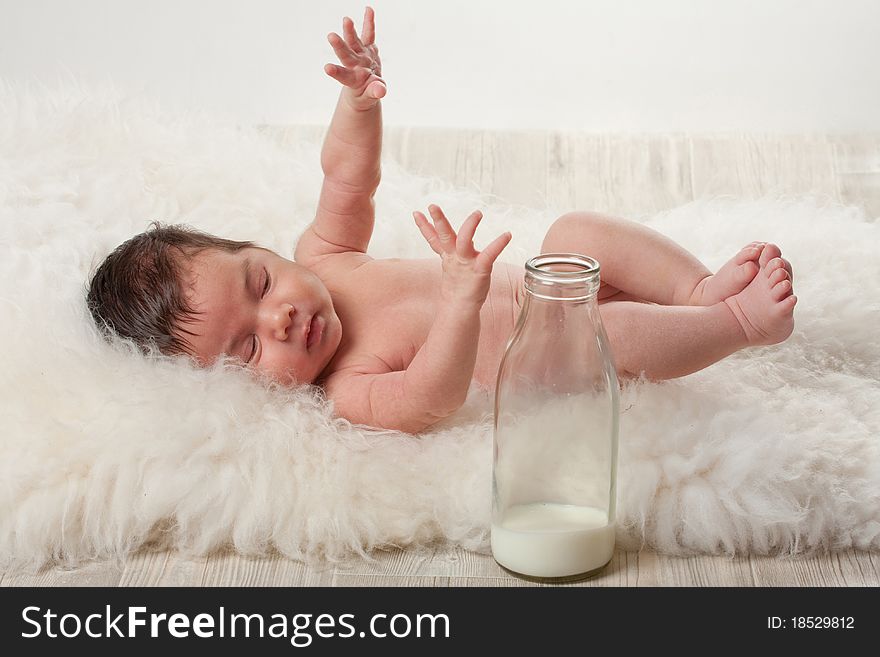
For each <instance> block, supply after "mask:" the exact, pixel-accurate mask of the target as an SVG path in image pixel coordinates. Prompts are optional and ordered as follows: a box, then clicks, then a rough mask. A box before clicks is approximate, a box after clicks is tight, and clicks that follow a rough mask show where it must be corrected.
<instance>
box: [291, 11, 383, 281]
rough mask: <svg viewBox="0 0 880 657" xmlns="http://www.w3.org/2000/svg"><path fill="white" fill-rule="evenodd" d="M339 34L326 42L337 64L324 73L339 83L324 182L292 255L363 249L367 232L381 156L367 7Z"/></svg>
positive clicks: (378, 85) (377, 67) (377, 83)
mask: <svg viewBox="0 0 880 657" xmlns="http://www.w3.org/2000/svg"><path fill="white" fill-rule="evenodd" d="M342 32H343V35H344V38H343V37H341V36H339V35H338V34H336V33H335V32H333V33H331V34H329V35H328V37H327V40H328V41H329V42H330V45H331V46H333V50H334V51H335V52H336V56H337V57H338V58H339V61H340V62H341V63H342V66H338V65H336V64H327V65H326V66H325V67H324V71H325V72H326V73H327V75H329V76H330V77H332V78H334V79H335V80H337V81H339V82H340V83H341V84H342V85H343V86H342V90H341V91H340V94H339V101H338V102H337V104H336V111H335V112H334V114H333V119H332V121H331V122H330V128H329V129H328V131H327V136H326V138H325V140H324V147H323V149H322V151H321V168H322V169H323V171H324V184H323V186H322V188H321V196H320V199H319V201H318V210H317V213H316V215H315V220H314V221H313V222H312V224H311V225H310V226H309V228H308V229H307V230H306V232H305V233H304V234H303V235H302V237H301V238H300V240H299V243H298V244H297V248H296V253H295V255H294V257H295V259H296V260H297V261H299V262H300V263H301V264H305V265H308V264H309V263H308V260H309V259H310V258H318V257H321V256H323V255H329V254H332V253H344V252H347V251H360V252H366V250H367V245H368V244H369V242H370V236H371V235H372V233H373V219H374V212H375V207H374V203H373V195H374V194H375V192H376V188H377V187H378V185H379V178H380V176H381V173H380V165H379V162H380V157H381V154H382V105H381V103H380V99H381V98H382V97H384V96H385V92H386V87H385V81H384V80H383V79H382V77H381V76H382V65H381V62H380V60H379V49H378V48H377V47H376V44H375V34H376V28H375V18H374V14H373V10H372V9H371V8H370V7H367V9H366V11H365V13H364V26H363V31H362V33H361V36H360V37H358V35H357V33H356V32H355V29H354V23H353V22H352V20H351V19H350V18H348V17H346V18H345V19H343V21H342Z"/></svg>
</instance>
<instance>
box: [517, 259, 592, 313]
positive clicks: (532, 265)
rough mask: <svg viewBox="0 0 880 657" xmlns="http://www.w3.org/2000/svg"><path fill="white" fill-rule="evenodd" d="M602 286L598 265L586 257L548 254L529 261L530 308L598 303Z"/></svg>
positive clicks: (527, 263) (527, 284) (527, 271)
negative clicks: (559, 303) (597, 299)
mask: <svg viewBox="0 0 880 657" xmlns="http://www.w3.org/2000/svg"><path fill="white" fill-rule="evenodd" d="M599 284H600V281H599V263H598V262H597V261H596V260H595V259H593V258H589V257H587V256H584V255H580V254H576V253H545V254H543V255H540V256H537V257H535V258H532V259H530V260H529V261H528V262H526V273H525V291H526V300H527V302H528V304H529V305H530V306H538V307H540V306H542V305H544V303H545V302H549V303H552V302H563V303H586V302H590V301H595V300H596V296H597V294H598V292H599Z"/></svg>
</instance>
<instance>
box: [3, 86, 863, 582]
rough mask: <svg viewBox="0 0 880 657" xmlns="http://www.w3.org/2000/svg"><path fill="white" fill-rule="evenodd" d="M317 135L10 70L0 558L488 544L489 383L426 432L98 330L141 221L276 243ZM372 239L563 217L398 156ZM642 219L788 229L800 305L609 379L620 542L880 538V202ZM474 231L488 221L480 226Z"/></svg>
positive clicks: (702, 208) (817, 545)
mask: <svg viewBox="0 0 880 657" xmlns="http://www.w3.org/2000/svg"><path fill="white" fill-rule="evenodd" d="M319 148H320V144H319V143H317V142H314V143H302V144H296V145H294V146H282V145H280V143H279V142H278V140H276V139H273V138H272V137H271V136H269V135H268V134H266V133H265V132H261V131H258V130H256V129H251V128H245V127H240V126H236V125H235V124H234V123H232V122H231V121H229V120H226V119H223V118H217V117H214V116H212V115H210V114H207V113H206V114H201V113H184V114H179V113H178V114H174V113H170V112H168V111H167V110H164V109H163V108H162V107H160V106H159V105H157V104H156V103H154V102H152V101H150V100H149V99H145V98H143V97H140V96H135V97H131V96H127V95H126V94H124V93H122V92H118V91H114V90H107V89H84V88H82V87H79V86H77V85H75V84H73V85H68V86H63V87H58V88H54V89H49V90H46V89H37V90H34V89H32V88H23V87H20V86H13V85H10V84H8V83H4V82H2V81H0V241H2V258H0V270H2V275H3V282H4V285H3V290H2V292H0V305H2V311H0V340H2V344H3V345H4V349H5V352H4V358H3V366H2V368H0V391H2V398H3V404H2V407H0V413H2V416H0V426H2V434H0V435H2V438H0V484H2V485H0V565H2V566H4V567H6V568H10V567H35V566H39V565H41V564H45V563H53V562H54V563H59V562H62V563H66V564H74V563H77V562H81V561H83V560H87V559H96V558H97V559H100V558H108V557H120V556H124V555H126V554H128V553H130V552H131V551H133V550H136V549H138V548H139V547H142V546H145V545H150V546H154V547H170V548H176V549H180V550H182V551H185V552H186V553H189V554H204V553H208V552H210V551H213V550H216V549H218V548H221V547H228V546H234V548H235V549H237V550H238V551H240V552H241V553H245V554H251V555H258V554H265V553H267V552H269V551H272V550H276V551H278V552H280V553H282V554H284V555H287V556H289V557H292V558H296V559H304V560H307V561H311V562H316V563H326V562H328V561H343V560H349V559H351V558H357V555H362V556H366V555H369V553H370V551H372V550H375V549H377V548H381V547H389V546H411V547H416V546H424V545H427V544H429V543H434V542H448V543H451V544H457V545H461V546H464V547H465V548H467V549H472V550H478V551H487V550H488V541H487V537H488V528H489V514H490V481H491V455H492V447H491V444H492V433H491V403H490V402H491V398H490V395H489V393H487V392H486V391H480V390H478V389H473V390H472V391H471V395H470V397H469V400H468V403H467V404H466V406H465V408H463V409H462V411H461V412H460V413H458V414H457V415H456V416H455V417H453V418H452V419H451V420H449V421H447V422H446V423H445V424H444V425H442V426H440V427H438V428H437V429H436V431H434V432H432V433H430V434H427V435H424V436H421V437H412V436H408V435H404V434H401V433H396V432H381V431H373V430H368V429H366V428H363V427H357V426H352V425H351V424H349V423H348V422H346V421H344V420H340V419H334V417H333V413H332V407H331V406H330V405H329V404H328V403H327V402H326V401H324V400H323V399H322V398H321V396H320V394H319V393H318V392H316V391H315V390H313V389H310V388H302V389H296V390H284V389H278V388H274V389H273V388H266V387H262V386H260V385H258V384H257V383H256V382H255V381H252V380H251V379H249V377H248V376H247V374H246V373H244V372H242V371H239V370H236V369H232V368H230V367H228V366H227V367H224V366H222V365H220V366H217V367H215V368H214V369H213V370H198V369H195V368H193V367H192V366H190V365H189V364H188V363H187V362H186V361H184V360H182V359H177V360H175V359H163V358H160V359H155V358H154V359H149V358H145V357H142V356H141V355H139V353H138V352H137V351H136V350H134V349H132V348H131V347H130V346H129V345H126V344H125V343H122V342H117V343H115V344H107V343H105V342H104V341H103V340H102V339H101V337H100V336H99V333H98V332H97V330H96V329H95V327H94V326H93V325H92V323H91V320H90V317H89V315H88V313H87V310H86V307H85V304H84V293H85V289H86V283H87V280H88V278H89V276H90V274H91V273H92V272H93V270H94V269H95V267H97V265H98V264H99V262H100V261H101V260H102V259H103V257H104V256H105V255H106V254H107V253H108V252H109V251H110V250H111V249H112V248H113V247H115V246H116V245H117V244H119V243H120V242H122V241H123V240H125V239H126V238H128V237H130V236H131V235H133V234H135V233H137V232H140V231H142V230H144V229H145V228H146V227H147V225H148V222H149V221H150V220H154V219H160V220H163V221H173V222H186V223H189V224H191V225H193V226H196V227H199V228H201V229H205V230H208V231H212V232H215V233H217V234H220V235H223V236H226V237H230V238H234V239H254V240H256V241H258V242H260V243H262V244H263V245H265V246H268V247H270V248H273V249H275V250H277V251H278V252H280V253H282V254H290V253H292V249H293V247H294V244H295V242H296V239H297V236H298V235H299V233H300V232H301V231H302V230H303V228H304V227H305V226H306V225H307V223H308V222H309V221H310V220H311V219H312V216H313V211H314V207H315V204H316V200H317V197H318V191H319V188H320V183H321V171H320V167H319V159H318V154H319ZM383 172H384V178H383V182H382V185H381V188H380V191H379V194H378V196H377V199H376V200H377V212H378V222H377V226H376V232H375V237H374V241H373V245H374V246H373V249H372V252H373V254H374V255H376V256H377V257H387V256H416V257H425V258H430V257H436V256H434V254H433V253H431V252H430V251H429V250H428V248H427V246H426V245H425V244H424V242H423V240H422V238H421V236H420V235H419V234H418V232H417V230H416V229H415V226H414V225H413V224H412V221H411V218H410V212H411V210H412V209H415V208H425V207H426V206H427V204H428V203H429V202H438V203H440V204H441V205H443V206H444V207H445V208H446V209H447V210H448V211H449V213H450V216H453V217H460V218H461V217H464V216H466V214H467V213H468V212H470V211H471V210H472V209H473V208H474V207H483V208H484V209H485V215H486V219H485V220H484V224H485V225H484V226H483V227H482V228H481V234H482V235H484V236H488V235H493V234H497V233H498V232H500V231H502V230H505V229H508V228H510V229H511V230H512V231H513V233H514V242H513V244H512V245H511V247H509V249H508V250H507V251H506V252H505V255H504V257H505V258H506V259H507V260H510V261H519V262H523V261H524V260H525V259H526V257H527V256H529V255H531V254H533V253H535V252H537V249H538V247H539V245H540V241H541V237H542V236H543V234H544V231H545V230H546V228H547V227H548V226H549V224H550V222H551V221H552V220H553V219H554V218H555V217H556V216H557V215H558V211H557V210H554V209H552V208H539V209H530V208H517V207H509V206H505V205H503V204H501V203H499V201H498V200H497V199H490V198H488V197H481V196H480V195H479V194H478V193H477V192H475V191H474V190H461V189H455V188H453V187H451V186H450V185H449V184H447V183H445V182H443V181H439V180H430V179H425V178H421V177H417V176H415V175H412V174H410V173H408V172H406V171H404V170H402V169H401V168H400V167H399V166H398V165H396V164H395V163H394V162H393V161H390V160H386V161H385V162H384V166H383ZM643 220H644V221H645V223H647V224H648V225H650V226H652V227H653V228H655V229H657V230H659V231H661V232H663V233H665V234H667V235H669V236H670V237H672V238H673V239H676V240H677V241H679V242H680V243H682V244H683V245H684V246H686V247H687V248H689V249H690V250H691V251H692V252H694V253H696V254H697V255H698V256H699V257H701V258H702V259H703V260H704V262H705V263H706V264H707V265H709V266H710V267H717V266H719V265H720V264H721V263H723V262H724V261H725V260H726V259H727V258H728V257H730V255H732V254H733V253H734V252H735V250H737V249H738V248H739V247H740V246H741V245H743V244H745V243H747V242H749V241H751V240H753V239H763V240H772V241H776V242H778V243H779V244H780V245H781V246H782V247H783V249H784V251H785V254H786V256H787V257H788V258H789V259H790V260H791V261H792V263H793V265H794V270H795V277H796V281H795V283H796V291H797V294H798V297H799V302H798V305H797V309H796V329H795V333H794V335H793V336H792V337H791V338H790V339H789V340H788V341H787V342H786V343H784V344H782V345H779V346H774V347H768V348H760V349H752V350H749V351H747V352H741V353H738V354H736V355H734V356H732V357H730V358H728V359H726V360H725V361H723V362H721V363H719V364H717V365H715V366H713V367H710V368H708V369H706V370H704V371H702V372H699V373H697V374H695V375H692V376H689V377H686V378H684V379H680V380H675V381H669V382H664V383H660V384H649V383H645V382H641V383H636V384H632V385H629V386H628V387H627V388H626V389H625V390H624V391H623V392H622V397H621V410H622V416H621V428H620V462H619V463H620V465H619V479H618V490H619V492H618V498H619V503H618V504H619V506H618V508H619V511H618V513H619V517H618V534H617V538H618V544H619V545H620V546H622V547H625V548H629V549H638V548H639V547H642V546H647V547H649V548H653V549H655V550H658V551H661V552H664V553H666V554H677V555H684V554H694V553H703V554H742V553H749V552H750V553H757V554H795V553H807V552H813V551H816V550H824V549H834V548H846V547H851V546H852V547H856V548H860V549H865V550H876V549H878V548H880V445H878V436H880V381H878V371H880V370H878V368H880V365H878V363H880V332H878V320H880V257H878V256H880V223H878V222H877V219H876V218H875V217H866V216H865V215H864V214H863V213H862V212H860V211H859V210H858V209H856V208H852V207H841V206H839V205H835V204H833V203H830V202H828V201H823V200H817V199H810V198H788V199H766V200H762V201H760V202H756V201H751V202H737V201H735V200H729V199H728V200H718V199H716V200H705V201H701V202H697V203H693V204H689V205H687V206H684V207H680V208H676V209H674V210H672V211H669V212H665V213H663V214H660V215H658V216H654V217H645V218H643ZM478 241H479V240H478Z"/></svg>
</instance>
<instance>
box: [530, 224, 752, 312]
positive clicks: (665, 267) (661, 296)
mask: <svg viewBox="0 0 880 657" xmlns="http://www.w3.org/2000/svg"><path fill="white" fill-rule="evenodd" d="M762 249H763V243H760V242H753V243H752V244H750V245H748V246H746V247H745V248H743V249H742V250H741V251H740V252H739V253H738V254H737V255H736V256H734V257H733V258H731V260H730V262H728V263H727V264H726V265H724V266H723V267H722V268H721V269H720V270H719V271H718V272H717V274H715V275H713V274H712V272H710V271H709V269H707V268H706V266H705V265H704V264H703V263H701V262H700V261H699V260H698V259H697V258H696V257H695V256H693V255H692V254H691V253H689V252H688V251H687V250H686V249H684V248H683V247H681V246H679V245H678V244H676V243H675V242H673V241H672V240H671V239H669V238H668V237H666V236H664V235H662V234H660V233H658V232H657V231H654V230H652V229H650V228H648V227H647V226H643V225H641V224H638V223H635V222H633V221H627V220H625V219H618V218H614V217H608V216H605V215H601V214H598V213H595V212H571V213H569V214H565V215H563V216H562V217H560V218H559V219H557V220H556V222H555V223H554V224H553V225H552V226H551V227H550V230H549V231H548V232H547V235H546V237H545V238H544V243H543V245H542V247H541V252H542V253H552V252H575V253H583V254H585V255H589V256H591V257H593V258H596V260H598V261H599V264H600V265H601V267H602V287H601V288H600V290H599V299H600V300H604V299H607V298H609V297H613V296H614V295H615V294H617V293H618V292H620V291H622V292H624V293H626V296H627V297H630V298H638V299H644V300H646V301H651V302H653V303H659V304H662V305H679V306H688V305H712V304H715V303H717V302H719V301H722V300H723V299H726V298H727V297H730V296H732V295H734V294H737V293H739V292H740V291H742V290H743V289H744V288H745V287H746V286H747V285H748V284H749V282H751V280H752V279H753V278H754V277H755V274H756V273H757V272H758V268H759V267H758V258H759V256H760V255H761V251H762Z"/></svg>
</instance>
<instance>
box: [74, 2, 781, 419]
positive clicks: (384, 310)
mask: <svg viewBox="0 0 880 657" xmlns="http://www.w3.org/2000/svg"><path fill="white" fill-rule="evenodd" d="M374 35H375V27H374V15H373V11H372V10H371V9H370V8H367V10H366V13H365V16H364V25H363V30H362V33H361V35H360V36H358V35H357V33H356V32H355V28H354V25H353V23H352V21H351V20H350V19H348V18H346V19H344V20H343V36H339V35H337V34H335V33H333V34H330V35H329V37H328V39H329V41H330V44H331V45H332V46H333V48H334V50H335V52H336V55H337V56H338V58H339V60H340V62H341V64H342V66H337V65H333V64H328V65H327V66H326V67H325V71H326V72H327V74H328V75H330V76H331V77H333V78H334V79H336V80H337V81H339V82H340V83H341V84H342V85H343V86H342V90H341V94H340V97H339V102H338V104H337V107H336V111H335V113H334V116H333V120H332V122H331V124H330V128H329V131H328V133H327V137H326V139H325V142H324V146H323V151H322V154H321V166H322V168H323V171H324V183H323V187H322V189H321V195H320V200H319V203H318V209H317V213H316V216H315V220H314V221H313V222H312V224H311V225H310V226H309V227H308V229H307V230H306V231H305V233H304V234H303V235H302V236H301V238H300V240H299V242H298V244H297V246H296V250H295V252H294V254H293V255H294V259H293V260H288V259H286V258H284V257H281V256H279V255H277V254H275V253H273V252H271V251H269V250H266V249H263V248H259V247H257V246H255V245H254V244H252V243H250V242H234V241H231V240H225V239H221V238H218V237H214V236H211V235H207V234H205V233H200V232H197V231H193V230H189V229H186V228H184V227H176V226H166V227H162V226H157V227H154V228H153V229H151V230H149V231H147V232H146V233H142V234H141V235H137V236H135V237H133V238H132V239H130V240H128V241H127V242H125V243H124V244H122V245H121V246H119V247H118V248H117V249H116V250H115V251H114V252H113V253H112V254H110V256H108V257H107V259H106V260H105V261H104V262H103V263H102V264H101V266H100V267H99V268H98V270H97V272H96V273H95V275H94V277H93V279H92V282H91V286H90V290H89V294H88V303H89V308H90V310H91V312H92V314H93V316H94V318H95V320H96V321H97V322H98V324H99V325H100V326H103V327H106V328H108V329H109V330H111V331H113V332H115V333H116V334H119V335H121V336H122V337H127V338H131V339H133V340H134V341H135V342H137V343H138V344H139V345H141V346H142V347H144V348H146V347H148V346H150V345H153V346H156V347H158V348H159V349H160V350H161V351H162V352H164V353H168V354H179V353H186V354H189V355H190V356H192V357H193V358H195V359H196V360H197V361H198V362H199V363H200V364H203V365H208V364H210V363H211V362H213V361H214V360H215V359H216V358H217V357H218V356H220V355H227V356H231V357H234V358H237V359H239V360H240V361H241V362H242V363H243V364H245V366H246V367H249V368H253V369H254V370H256V371H259V372H261V373H263V374H265V375H267V376H269V377H271V378H272V379H273V380H275V381H278V382H280V383H282V384H285V385H295V384H305V383H314V384H317V385H320V386H321V387H323V389H324V390H325V393H326V395H327V397H328V398H329V399H331V400H333V402H334V408H335V410H336V412H337V413H338V414H339V415H341V416H343V417H346V418H348V419H349V420H351V421H352V422H355V423H360V424H367V425H372V426H377V427H385V428H390V429H399V430H402V431H407V432H411V433H417V432H420V431H423V430H425V429H427V428H428V427H430V426H431V425H432V424H434V423H436V422H437V421H438V420H440V419H442V418H445V417H447V416H449V415H451V414H452V413H454V412H455V411H456V410H458V408H459V407H460V406H461V405H462V404H463V402H464V400H465V397H466V395H467V392H468V388H469V386H470V384H471V381H472V380H475V381H476V382H477V383H478V384H480V385H482V386H486V387H492V386H494V383H495V376H496V374H497V372H498V366H499V364H500V362H501V357H502V355H503V352H504V349H505V346H506V344H507V341H508V339H509V337H510V335H511V333H512V331H513V328H514V323H515V322H516V319H517V316H518V314H519V311H520V306H521V304H522V299H523V294H524V292H523V289H522V280H523V268H522V267H520V266H514V265H509V264H505V263H501V262H496V260H497V258H498V256H499V255H500V254H501V252H502V251H503V249H504V248H505V246H507V244H508V242H509V241H510V233H504V234H503V235H501V236H499V237H497V238H495V239H494V240H493V241H492V242H490V243H489V245H488V246H486V247H485V248H484V249H483V250H482V251H478V250H476V248H475V247H474V242H473V238H474V235H475V232H476V230H477V227H478V225H479V223H480V220H481V218H482V214H481V213H480V212H479V211H476V212H474V213H473V214H471V215H470V216H469V217H468V218H467V219H466V220H465V221H464V223H463V224H462V225H461V226H460V228H459V229H458V231H456V230H455V229H454V228H453V226H452V225H451V223H450V221H449V220H448V219H447V217H446V216H445V215H444V213H443V211H442V210H441V209H440V208H439V207H437V206H435V205H432V206H430V207H429V208H428V215H429V216H430V219H429V217H428V216H426V215H424V214H423V213H421V212H415V213H413V216H414V219H415V223H416V225H417V227H418V229H419V230H420V231H421V233H422V235H423V236H424V238H425V240H426V241H427V243H428V245H429V246H430V248H431V249H432V250H433V251H434V252H435V253H436V254H437V256H439V258H432V259H427V260H399V259H388V260H376V259H373V258H371V257H370V256H369V255H367V253H366V252H367V246H368V244H369V241H370V235H371V233H372V230H373V220H374V204H373V195H374V193H375V191H376V189H377V186H378V184H379V178H380V167H379V161H380V152H381V141H382V116H381V103H380V99H381V98H382V97H384V96H385V93H386V86H385V82H384V80H383V79H382V77H381V66H380V60H379V54H378V49H377V48H376V45H375V39H374ZM541 251H542V253H548V252H575V253H583V254H587V255H589V256H591V257H593V258H595V259H596V260H598V261H599V262H600V264H601V267H602V270H601V277H602V282H601V287H600V289H599V293H598V303H599V305H600V314H601V316H602V321H603V323H604V325H605V329H606V332H607V334H608V338H609V341H610V343H611V350H612V353H613V355H614V358H615V365H616V367H617V371H618V375H619V376H621V377H627V376H639V375H641V374H644V375H645V376H647V377H648V378H650V379H655V380H659V379H668V378H673V377H679V376H683V375H686V374H689V373H691V372H695V371H697V370H700V369H702V368H704V367H706V366H708V365H710V364H712V363H714V362H716V361H718V360H720V359H721V358H724V357H725V356H728V355H730V354H731V353H733V352H735V351H737V350H739V349H742V348H744V347H748V346H753V345H767V344H773V343H777V342H781V341H782V340H785V339H786V338H787V337H788V336H789V335H790V334H791V332H792V330H793V327H794V319H793V309H794V306H795V303H796V302H797V298H796V297H795V296H794V294H793V293H792V275H791V266H790V264H789V263H788V262H787V261H786V260H785V259H783V258H782V254H781V252H780V250H779V248H778V247H777V246H775V245H773V244H767V243H763V242H753V243H751V244H749V245H747V246H745V247H744V248H742V249H741V250H740V251H739V252H738V253H736V254H735V255H734V256H733V258H731V259H730V261H728V262H727V263H726V264H725V265H724V266H722V267H721V269H719V270H718V272H716V273H715V274H712V273H711V272H710V271H709V270H708V269H707V268H706V267H705V266H703V265H702V264H701V263H700V262H699V260H697V259H696V258H695V257H694V256H693V255H691V254H690V253H688V252H687V251H686V250H684V249H683V248H681V247H680V246H678V245H677V244H675V243H674V242H672V241H671V240H669V239H668V238H666V237H664V236H662V235H660V234H659V233H656V232H654V231H652V230H650V229H648V228H647V227H645V226H642V225H640V224H637V223H634V222H629V221H626V220H623V219H616V218H611V217H606V216H603V215H600V214H596V213H589V212H572V213H570V214H566V215H564V216H562V217H560V218H559V219H558V220H557V221H556V222H555V223H554V224H553V225H552V226H551V227H550V229H549V231H548V232H547V234H546V237H545V238H544V242H543V245H542V247H541Z"/></svg>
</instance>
